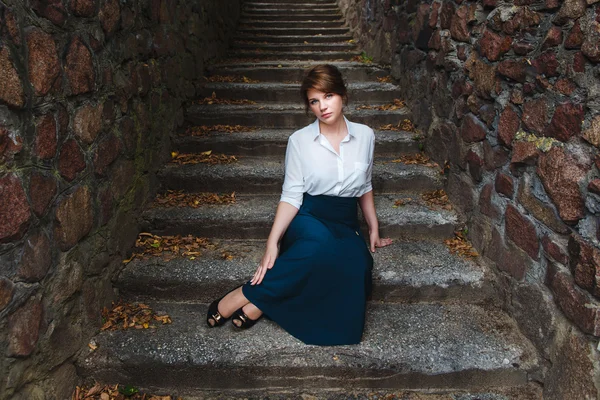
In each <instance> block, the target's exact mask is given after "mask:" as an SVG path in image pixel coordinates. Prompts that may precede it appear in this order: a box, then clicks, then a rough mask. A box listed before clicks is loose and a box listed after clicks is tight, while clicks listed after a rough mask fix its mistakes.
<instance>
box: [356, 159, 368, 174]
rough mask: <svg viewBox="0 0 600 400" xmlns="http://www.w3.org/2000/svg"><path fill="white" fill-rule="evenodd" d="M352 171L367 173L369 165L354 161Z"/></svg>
mask: <svg viewBox="0 0 600 400" xmlns="http://www.w3.org/2000/svg"><path fill="white" fill-rule="evenodd" d="M354 169H355V170H356V172H367V171H368V170H369V164H367V163H363V162H358V161H355V162H354Z"/></svg>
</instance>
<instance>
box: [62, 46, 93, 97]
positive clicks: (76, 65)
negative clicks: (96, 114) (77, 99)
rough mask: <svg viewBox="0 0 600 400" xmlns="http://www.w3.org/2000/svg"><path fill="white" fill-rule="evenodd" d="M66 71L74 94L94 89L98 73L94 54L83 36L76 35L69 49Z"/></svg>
mask: <svg viewBox="0 0 600 400" xmlns="http://www.w3.org/2000/svg"><path fill="white" fill-rule="evenodd" d="M65 71H66V73H67V77H68V80H69V87H70V88H71V94H72V95H78V94H82V93H88V92H91V91H93V90H94V86H95V83H96V73H95V71H94V63H93V61H92V54H91V52H90V50H89V49H88V48H87V46H86V45H85V44H84V43H83V41H82V40H81V38H79V37H75V38H74V39H73V40H72V41H71V44H70V45H69V48H68V50H67V57H66V64H65Z"/></svg>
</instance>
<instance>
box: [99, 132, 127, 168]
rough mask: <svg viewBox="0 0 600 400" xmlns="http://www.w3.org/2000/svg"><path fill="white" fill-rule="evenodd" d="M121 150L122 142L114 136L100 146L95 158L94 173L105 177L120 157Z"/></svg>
mask: <svg viewBox="0 0 600 400" xmlns="http://www.w3.org/2000/svg"><path fill="white" fill-rule="evenodd" d="M120 149H121V142H120V141H119V139H117V138H116V137H115V136H114V135H111V136H110V137H109V138H108V139H106V140H104V141H103V142H102V143H100V144H99V145H98V149H97V150H96V154H95V156H94V166H95V168H94V171H95V172H96V174H97V175H104V174H105V173H106V169H107V168H108V166H109V165H110V164H112V163H113V161H115V160H116V159H117V157H118V156H119V151H120Z"/></svg>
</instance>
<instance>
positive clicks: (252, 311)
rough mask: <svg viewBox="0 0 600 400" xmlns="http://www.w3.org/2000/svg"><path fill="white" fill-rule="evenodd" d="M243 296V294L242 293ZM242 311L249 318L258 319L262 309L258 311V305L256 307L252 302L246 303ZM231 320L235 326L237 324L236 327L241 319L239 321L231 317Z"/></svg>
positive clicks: (239, 324)
mask: <svg viewBox="0 0 600 400" xmlns="http://www.w3.org/2000/svg"><path fill="white" fill-rule="evenodd" d="M242 296H243V295H242ZM244 298H245V297H244ZM242 311H243V312H244V314H246V315H247V316H248V318H250V319H251V320H254V321H256V320H257V319H259V318H260V317H261V315H262V311H260V309H259V308H258V307H256V306H255V305H254V304H252V303H247V304H246V305H245V306H244V307H243V308H242ZM232 322H233V323H234V324H235V326H237V327H238V328H239V327H240V326H241V325H242V321H240V320H239V319H237V318H233V320H232Z"/></svg>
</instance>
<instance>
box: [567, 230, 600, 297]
mask: <svg viewBox="0 0 600 400" xmlns="http://www.w3.org/2000/svg"><path fill="white" fill-rule="evenodd" d="M568 250H569V266H570V268H571V272H572V273H573V277H574V279H575V283H577V284H578V285H579V286H580V287H582V288H584V289H586V290H588V291H589V292H590V293H592V294H594V295H595V296H600V250H599V249H598V248H596V247H594V246H593V245H592V244H590V243H588V242H587V241H586V240H585V239H583V238H582V237H581V236H579V235H576V234H572V235H571V237H570V238H569V247H568Z"/></svg>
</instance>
